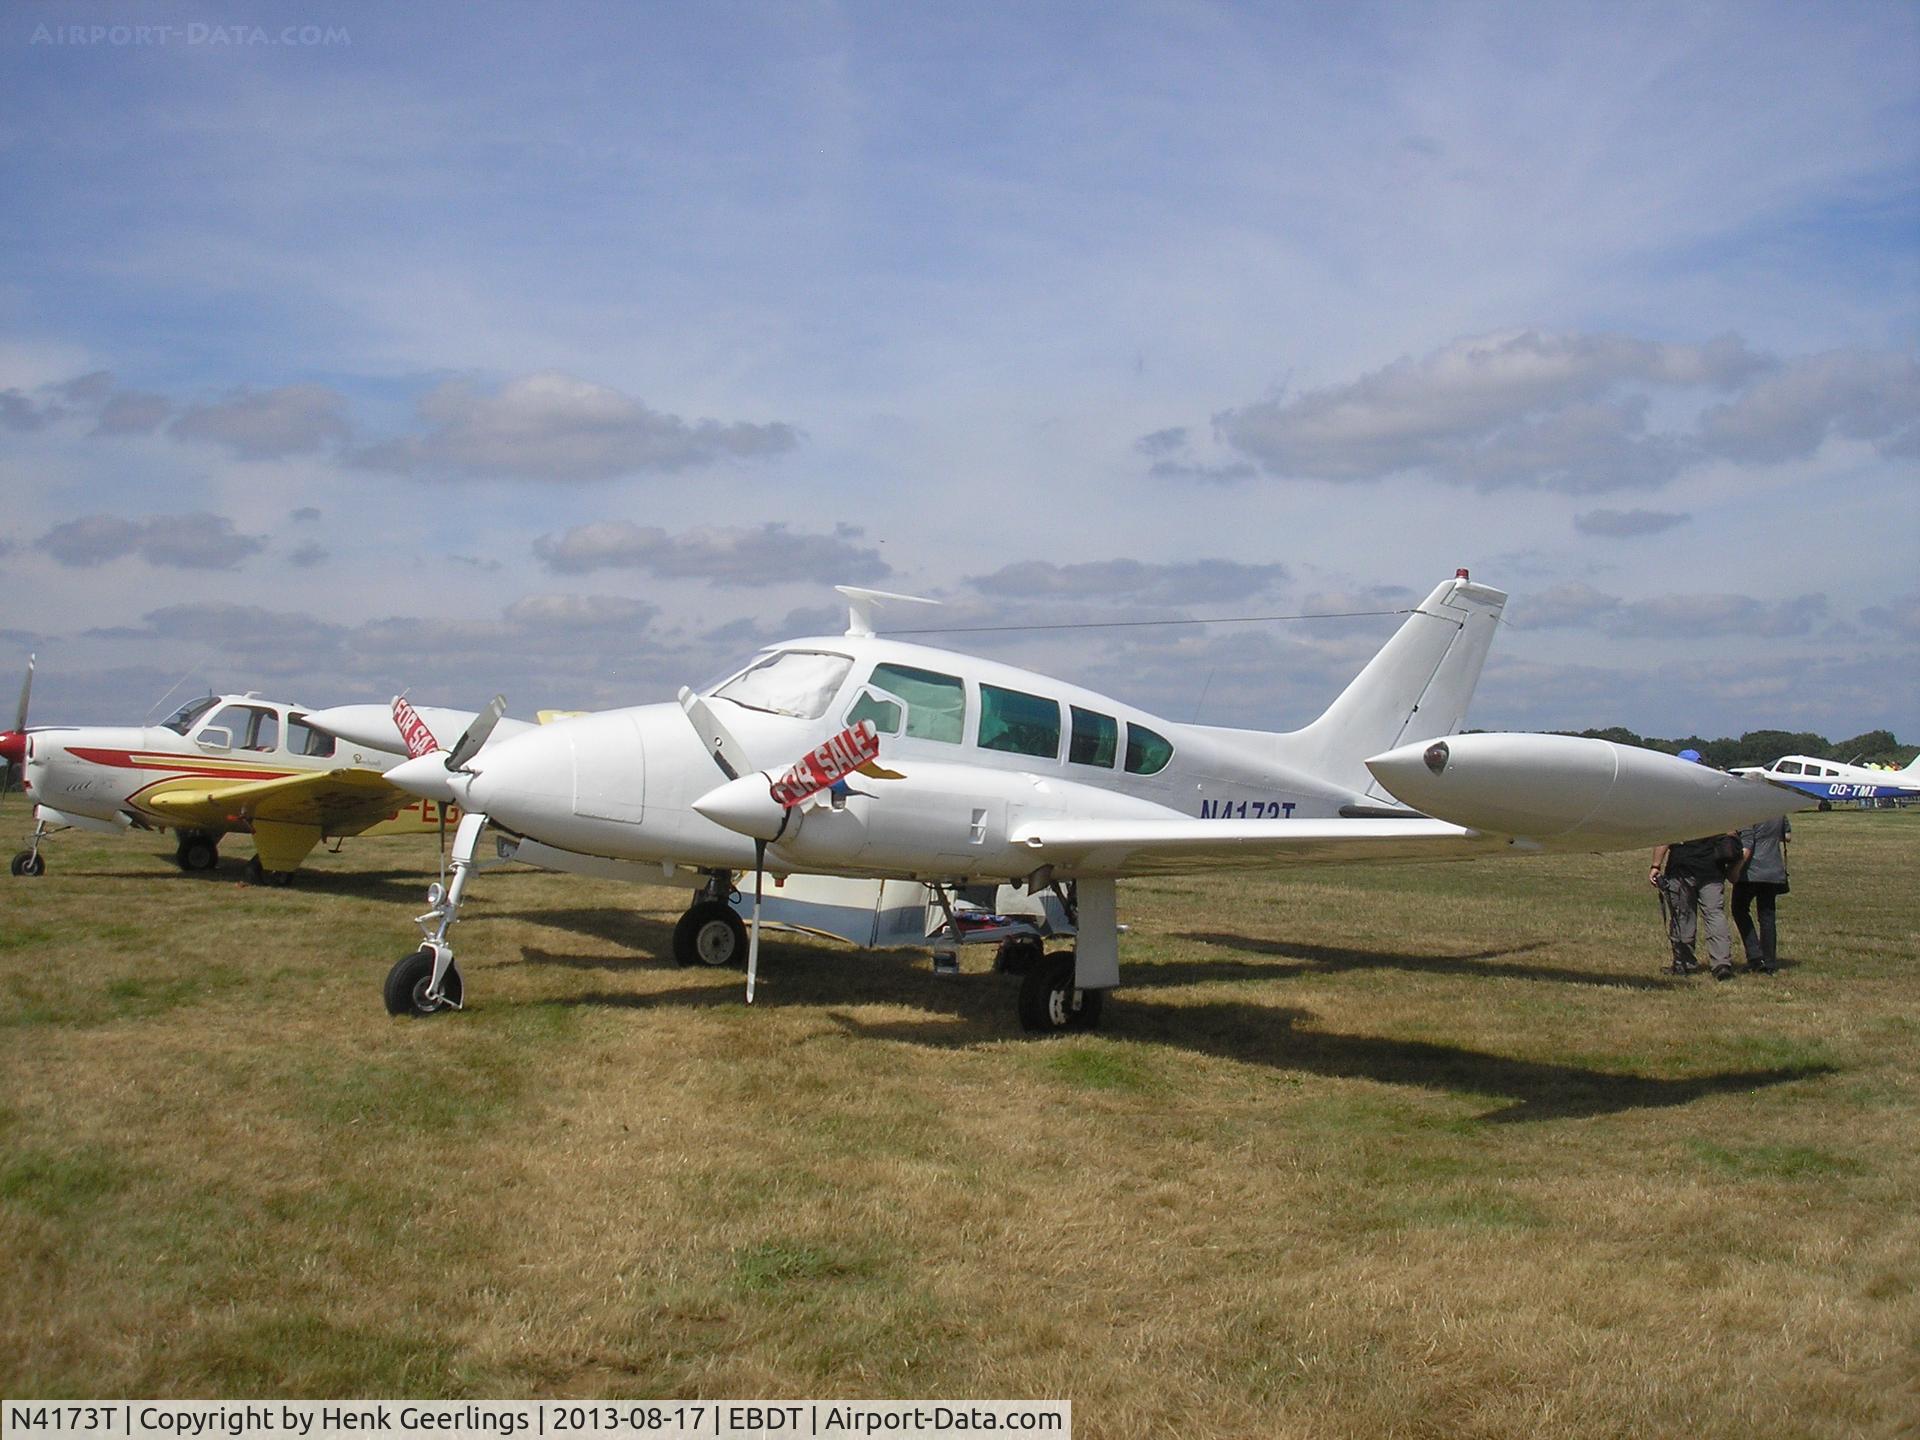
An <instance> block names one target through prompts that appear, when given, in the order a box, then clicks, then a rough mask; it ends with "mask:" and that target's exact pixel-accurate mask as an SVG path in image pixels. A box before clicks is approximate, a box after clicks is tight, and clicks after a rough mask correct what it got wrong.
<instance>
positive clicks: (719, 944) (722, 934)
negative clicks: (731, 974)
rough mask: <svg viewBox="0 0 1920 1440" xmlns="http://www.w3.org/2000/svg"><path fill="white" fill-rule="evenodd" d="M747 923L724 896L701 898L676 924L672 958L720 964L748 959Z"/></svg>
mask: <svg viewBox="0 0 1920 1440" xmlns="http://www.w3.org/2000/svg"><path fill="white" fill-rule="evenodd" d="M746 955H747V927H746V925H745V924H744V923H743V922H742V921H741V919H740V917H739V916H738V915H736V914H735V913H734V909H733V907H732V906H731V905H729V904H727V903H726V902H725V901H724V900H702V901H701V902H700V903H699V904H697V905H694V906H692V907H691V908H689V909H688V911H687V913H686V914H684V915H682V916H681V917H680V922H679V924H677V925H675V926H674V927H673V958H674V960H675V961H676V962H677V963H678V964H681V965H709V966H714V967H716V968H717V967H720V966H724V965H737V964H740V963H741V962H743V961H744V960H745V959H746Z"/></svg>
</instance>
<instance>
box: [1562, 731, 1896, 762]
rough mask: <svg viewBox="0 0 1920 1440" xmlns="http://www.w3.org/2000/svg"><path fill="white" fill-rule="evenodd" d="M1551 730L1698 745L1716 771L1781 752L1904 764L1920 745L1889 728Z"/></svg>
mask: <svg viewBox="0 0 1920 1440" xmlns="http://www.w3.org/2000/svg"><path fill="white" fill-rule="evenodd" d="M1553 733H1554V734H1556V735H1578V736H1581V737H1583V738H1585V739H1590V740H1612V741H1614V742H1615V743H1616V744H1620V745H1639V746H1642V747H1644V748H1646V749H1648V750H1664V751H1666V753H1667V754H1669V755H1678V754H1679V753H1680V752H1681V751H1682V750H1698V751H1699V752H1700V758H1701V759H1702V760H1703V761H1705V762H1706V763H1707V764H1709V765H1711V766H1713V767H1714V768H1715V769H1718V770H1731V769H1734V768H1735V767H1736V766H1744V765H1767V764H1771V763H1772V762H1773V761H1775V760H1778V759H1779V758H1780V757H1781V756H1782V755H1814V756H1818V757H1819V758H1820V759H1823V760H1838V761H1841V762H1843V763H1845V764H1849V765H1863V764H1866V763H1867V762H1868V761H1872V762H1873V763H1875V764H1887V765H1895V766H1900V765H1905V764H1907V763H1908V762H1909V761H1911V760H1912V759H1913V757H1914V756H1915V755H1916V754H1920V746H1915V745H1903V744H1901V743H1900V741H1898V740H1896V739H1895V738H1894V735H1893V732H1892V731H1891V730H1869V731H1867V732H1866V733H1865V734H1864V735H1855V736H1854V737H1853V738H1852V739H1850V740H1838V741H1833V740H1828V739H1827V737H1826V736H1824V735H1816V734H1814V733H1813V732H1812V731H1811V730H1749V731H1748V732H1747V733H1746V734H1744V735H1742V736H1741V737H1740V738H1739V739H1738V740H1735V739H1732V738H1730V737H1728V736H1724V735H1723V736H1721V737H1720V738H1719V739H1717V740H1708V739H1705V738H1703V737H1701V736H1699V735H1688V736H1686V737H1685V738H1684V739H1680V740H1660V739H1656V738H1654V737H1653V736H1650V735H1636V734H1634V733H1633V731H1631V730H1628V729H1626V728H1625V727H1624V726H1620V725H1613V726H1609V727H1608V728H1607V729H1605V730H1556V731H1554V732H1553Z"/></svg>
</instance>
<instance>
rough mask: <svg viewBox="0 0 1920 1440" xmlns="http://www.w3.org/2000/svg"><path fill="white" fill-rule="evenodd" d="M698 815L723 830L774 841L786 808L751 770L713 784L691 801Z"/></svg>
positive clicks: (764, 779) (768, 782) (784, 821)
mask: <svg viewBox="0 0 1920 1440" xmlns="http://www.w3.org/2000/svg"><path fill="white" fill-rule="evenodd" d="M693 808H694V810H695V811H697V812H698V813H699V814H701V815H704V816H706V817H707V819H709V820H711V821H713V823H714V824H716V825H724V826H726V827H727V829H729V830H732V831H734V832H735V833H737V834H740V835H746V836H749V837H751V838H752V839H755V840H776V839H778V838H779V836H780V832H781V830H782V828H784V826H785V825H786V823H787V811H786V808H785V807H784V806H782V805H781V804H780V802H779V801H777V800H775V799H774V798H773V794H772V782H771V781H769V780H768V778H767V777H766V776H765V775H763V774H761V773H760V772H759V771H755V772H754V773H752V774H750V775H742V776H741V777H740V778H739V779H738V780H729V781H727V782H726V784H724V785H717V786H715V787H714V788H713V789H711V790H709V791H708V792H707V793H706V794H704V795H702V796H701V797H700V798H699V799H698V800H696V801H694V802H693Z"/></svg>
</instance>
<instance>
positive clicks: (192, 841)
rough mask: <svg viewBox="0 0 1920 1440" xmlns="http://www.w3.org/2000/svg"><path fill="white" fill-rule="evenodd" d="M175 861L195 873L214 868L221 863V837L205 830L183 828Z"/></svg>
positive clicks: (183, 868)
mask: <svg viewBox="0 0 1920 1440" xmlns="http://www.w3.org/2000/svg"><path fill="white" fill-rule="evenodd" d="M173 863H174V864H176V865H178V866H179V867H180V868H181V869H182V870H186V871H188V872H190V873H193V874H199V873H201V872H203V871H207V870H211V869H213V867H214V866H216V865H218V864H219V863H220V842H219V839H218V838H217V837H215V836H213V835H210V834H208V833H207V832H206V831H205V830H182V831H181V832H180V844H179V847H178V848H177V849H175V850H174V852H173Z"/></svg>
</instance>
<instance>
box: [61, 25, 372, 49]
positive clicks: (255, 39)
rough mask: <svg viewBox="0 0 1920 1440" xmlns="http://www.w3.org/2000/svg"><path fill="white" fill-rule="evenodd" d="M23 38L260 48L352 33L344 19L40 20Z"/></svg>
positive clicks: (349, 39) (79, 44) (341, 38)
mask: <svg viewBox="0 0 1920 1440" xmlns="http://www.w3.org/2000/svg"><path fill="white" fill-rule="evenodd" d="M27 43H28V44H29V45H57V46H60V47H63V48H66V49H73V50H84V49H93V48H99V49H112V48H125V47H142V46H147V47H153V48H165V47H168V46H178V47H181V48H189V47H197V48H200V49H209V50H223V49H224V50H249V49H252V50H264V49H272V48H276V47H286V48H288V49H297V48H300V47H303V46H305V47H313V46H328V45H335V46H338V45H351V44H353V36H352V34H350V33H349V32H348V30H347V27H346V26H344V25H213V24H209V23H206V22H204V21H199V20H195V21H190V22H189V23H187V24H185V25H78V24H74V25H47V24H40V25H36V26H34V28H33V34H32V35H31V36H30V37H29V38H28V40H27Z"/></svg>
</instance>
